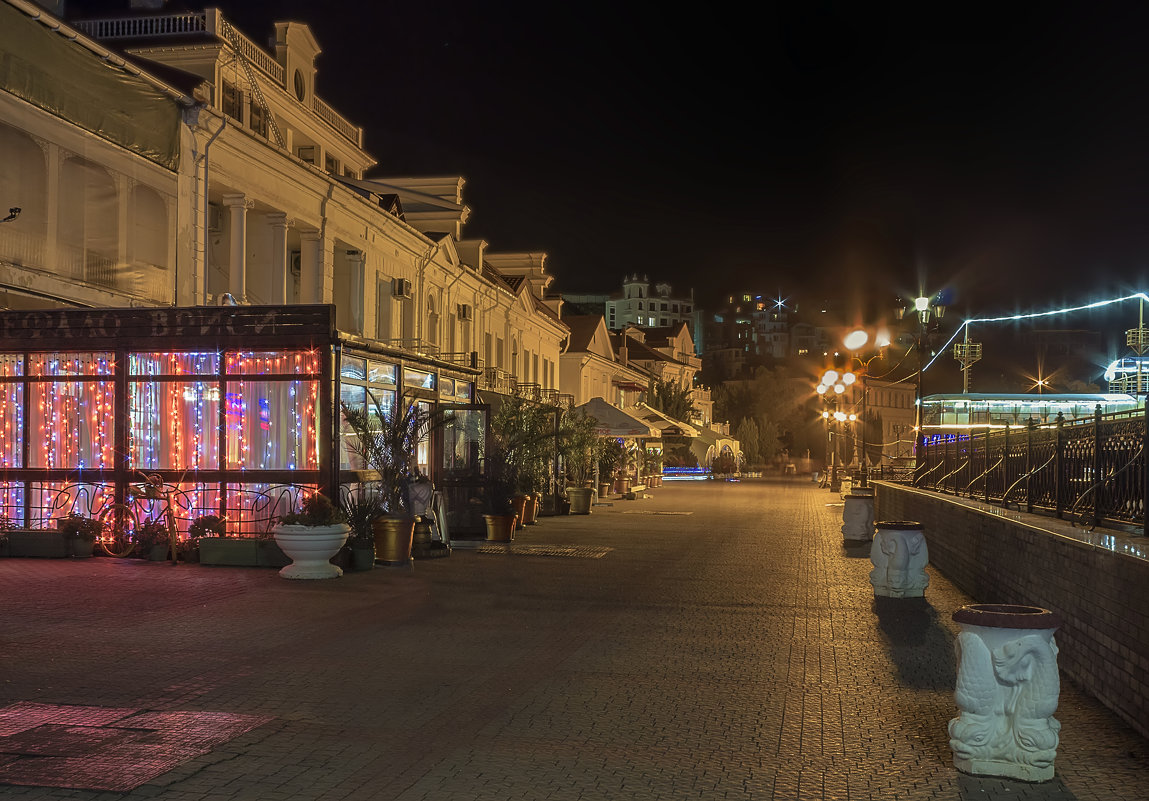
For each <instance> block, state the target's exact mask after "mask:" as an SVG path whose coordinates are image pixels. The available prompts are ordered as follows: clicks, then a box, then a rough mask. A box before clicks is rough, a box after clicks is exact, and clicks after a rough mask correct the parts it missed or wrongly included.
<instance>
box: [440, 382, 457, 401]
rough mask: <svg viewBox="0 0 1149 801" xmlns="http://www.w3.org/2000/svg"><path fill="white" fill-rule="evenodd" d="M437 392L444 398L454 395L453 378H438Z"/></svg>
mask: <svg viewBox="0 0 1149 801" xmlns="http://www.w3.org/2000/svg"><path fill="white" fill-rule="evenodd" d="M439 394H440V395H441V396H442V397H444V398H454V397H455V379H453V378H440V379H439Z"/></svg>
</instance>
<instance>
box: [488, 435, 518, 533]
mask: <svg viewBox="0 0 1149 801" xmlns="http://www.w3.org/2000/svg"><path fill="white" fill-rule="evenodd" d="M483 478H484V479H485V480H486V494H485V496H484V500H485V504H484V511H485V514H484V515H483V521H484V522H485V523H486V524H487V539H488V540H491V541H492V542H509V541H510V540H511V539H513V538H514V531H515V508H514V499H515V495H516V489H515V487H516V486H517V484H518V474H517V471H516V469H515V463H514V461H513V460H512V459H511V458H510V454H509V453H508V451H507V448H506V446H505V445H504V444H502V443H500V442H499V439H498V438H497V437H496V438H495V441H494V442H493V443H492V444H491V450H490V451H489V452H488V453H487V458H486V459H484V460H483Z"/></svg>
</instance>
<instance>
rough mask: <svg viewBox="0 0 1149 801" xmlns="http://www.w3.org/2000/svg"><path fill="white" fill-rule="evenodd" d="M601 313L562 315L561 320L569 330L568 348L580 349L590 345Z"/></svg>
mask: <svg viewBox="0 0 1149 801" xmlns="http://www.w3.org/2000/svg"><path fill="white" fill-rule="evenodd" d="M600 320H602V315H601V314H575V315H571V316H569V317H563V322H564V323H566V324H567V327H568V328H570V330H571V343H570V347H569V348H568V350H575V351H582V350H587V349H588V348H589V347H590V341H591V340H592V339H593V338H594V332H595V331H597V330H598V324H599V321H600Z"/></svg>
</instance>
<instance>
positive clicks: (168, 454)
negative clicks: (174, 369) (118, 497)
mask: <svg viewBox="0 0 1149 801" xmlns="http://www.w3.org/2000/svg"><path fill="white" fill-rule="evenodd" d="M128 416H129V429H128V442H129V445H128V451H129V453H130V454H131V465H132V467H133V468H135V469H148V470H162V469H170V470H185V469H195V470H213V469H216V468H218V467H219V386H218V385H216V384H215V383H214V382H212V383H208V382H206V381H165V382H159V381H146V382H145V381H131V382H129V383H128Z"/></svg>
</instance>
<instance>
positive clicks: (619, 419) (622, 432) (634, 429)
mask: <svg viewBox="0 0 1149 801" xmlns="http://www.w3.org/2000/svg"><path fill="white" fill-rule="evenodd" d="M575 408H576V409H582V410H583V411H584V412H586V413H587V414H589V415H590V416H591V417H593V418H594V419H595V420H597V421H598V429H597V430H598V433H599V434H602V435H603V436H607V437H643V438H645V439H658V438H659V437H660V436H661V434H660V433H659V430H658V429H657V428H654V427H652V426H651V425H650V424H648V423H647V422H646V421H644V420H639V419H638V418H637V417H634V416H632V415H630V414H627V413H626V412H624V411H623V410H622V409H619V408H618V407H616V406H611V405H610V404H609V403H607V402H606V401H604V400H603V399H602V398H591V399H590V400H588V401H587V402H586V403H583V404H581V405H579V406H576V407H575Z"/></svg>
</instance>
